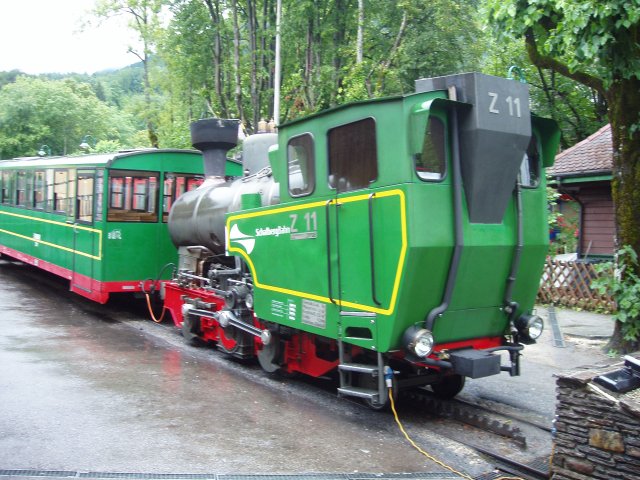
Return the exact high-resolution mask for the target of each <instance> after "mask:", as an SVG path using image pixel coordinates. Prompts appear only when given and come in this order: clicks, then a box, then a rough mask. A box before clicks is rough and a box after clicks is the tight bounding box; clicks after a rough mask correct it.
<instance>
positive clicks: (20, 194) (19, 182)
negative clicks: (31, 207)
mask: <svg viewBox="0 0 640 480" xmlns="http://www.w3.org/2000/svg"><path fill="white" fill-rule="evenodd" d="M16 205H17V206H19V207H26V206H27V172H26V171H24V170H18V172H17V173H16Z"/></svg>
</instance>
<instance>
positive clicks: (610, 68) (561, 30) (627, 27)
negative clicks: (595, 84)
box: [488, 0, 640, 84]
mask: <svg viewBox="0 0 640 480" xmlns="http://www.w3.org/2000/svg"><path fill="white" fill-rule="evenodd" d="M488 4H489V7H490V16H491V20H492V23H493V27H494V28H495V30H496V31H497V32H499V33H504V32H508V33H510V34H515V35H517V36H520V37H521V36H524V35H529V34H530V35H534V36H535V37H536V43H537V47H538V49H539V51H540V53H542V54H544V55H549V56H552V57H554V58H556V59H559V60H561V61H562V62H563V63H564V64H566V65H567V66H568V67H569V70H570V71H573V72H575V71H578V70H587V71H590V72H591V73H592V74H593V75H595V76H597V77H599V78H601V79H602V80H603V81H604V82H605V84H610V83H611V82H613V80H614V79H616V78H627V79H628V78H631V77H633V76H637V75H638V72H640V55H639V53H640V47H639V46H638V43H637V38H635V36H634V35H635V33H634V32H635V31H636V28H634V27H637V25H638V23H639V22H640V3H639V2H637V1H628V0H600V1H597V2H596V1H593V0H573V1H570V2H569V1H565V0H535V1H530V2H523V1H522V0H507V1H505V0H489V2H488Z"/></svg>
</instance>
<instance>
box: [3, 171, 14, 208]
mask: <svg viewBox="0 0 640 480" xmlns="http://www.w3.org/2000/svg"><path fill="white" fill-rule="evenodd" d="M12 173H13V172H11V171H9V170H3V172H2V203H4V204H11V203H12V201H11V191H12V189H11V183H12V180H13V179H12Z"/></svg>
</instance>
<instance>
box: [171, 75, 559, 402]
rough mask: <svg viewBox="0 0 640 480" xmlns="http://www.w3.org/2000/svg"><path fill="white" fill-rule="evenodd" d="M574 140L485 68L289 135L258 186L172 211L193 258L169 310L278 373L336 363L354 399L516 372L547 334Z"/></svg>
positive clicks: (339, 112) (325, 116) (305, 124)
mask: <svg viewBox="0 0 640 480" xmlns="http://www.w3.org/2000/svg"><path fill="white" fill-rule="evenodd" d="M210 122H211V125H215V123H216V122H217V120H211V121H210ZM558 139H559V134H558V130H557V127H556V126H555V124H553V123H552V122H550V121H546V120H543V119H537V118H535V117H533V116H531V114H530V112H529V98H528V88H527V86H526V85H525V84H522V83H519V82H515V81H511V80H506V79H500V78H496V77H489V76H486V75H481V74H463V75H454V76H448V77H441V78H436V79H423V80H419V81H418V82H416V93H414V94H411V95H406V96H402V97H394V98H386V99H379V100H370V101H365V102H359V103H355V104H349V105H343V106H340V107H337V108H335V109H332V110H328V111H325V112H320V113H318V114H314V115H311V116H309V117H307V118H304V119H300V120H295V121H292V122H289V123H287V124H284V125H281V126H280V129H279V133H278V135H277V146H274V147H271V148H270V149H269V165H265V167H264V168H263V169H262V170H261V171H260V172H258V173H255V174H253V175H252V176H250V177H247V179H245V186H244V187H243V186H242V183H241V182H242V180H236V181H235V182H234V183H233V184H231V185H236V184H237V186H235V187H232V186H231V185H229V184H226V183H220V184H219V185H218V186H212V187H211V188H210V189H209V190H206V188H204V185H203V187H201V189H202V193H200V194H194V200H188V199H185V201H184V209H182V207H180V209H177V210H176V211H175V212H173V211H172V215H171V218H170V223H171V222H172V221H176V223H177V224H178V225H179V228H178V227H176V226H174V225H170V229H171V231H172V238H174V242H175V243H176V245H178V246H181V247H182V249H183V250H185V251H186V253H185V254H184V255H183V257H182V258H183V259H185V260H184V261H185V263H184V265H181V272H182V273H181V274H179V275H178V277H177V278H176V279H175V281H174V282H172V283H171V284H169V285H167V299H166V305H167V307H168V308H169V310H170V311H171V312H172V314H173V316H174V320H175V322H176V324H177V325H179V326H181V327H182V328H183V332H185V336H186V338H193V337H200V338H202V339H205V340H211V341H213V342H216V343H217V344H218V346H219V347H220V348H222V349H223V350H225V351H228V352H229V353H232V354H234V355H236V356H242V357H246V356H251V355H255V356H257V358H258V360H259V362H260V364H261V365H262V367H263V368H265V370H268V371H276V370H283V371H285V372H302V373H305V374H309V375H313V376H320V375H324V374H326V373H328V372H329V371H331V370H334V369H337V370H338V371H339V372H340V382H341V386H340V388H339V393H340V394H341V395H347V396H356V397H361V398H363V399H365V400H366V401H367V402H368V403H369V404H370V405H371V406H372V407H374V408H378V407H381V406H384V405H385V404H386V401H387V399H388V394H387V390H386V387H385V382H384V376H385V374H386V375H387V376H388V375H389V372H390V371H392V372H393V373H394V380H393V382H395V383H394V385H396V386H397V388H404V387H408V386H416V385H430V386H431V388H432V389H433V390H434V391H435V392H436V394H439V395H442V396H453V395H455V394H456V393H458V392H459V391H460V389H461V388H462V386H463V385H464V379H465V378H466V377H471V378H481V377H484V376H489V375H494V374H498V373H500V372H501V371H505V370H506V371H508V372H510V374H512V375H517V374H519V356H520V352H521V350H522V349H523V344H526V343H532V342H534V341H535V338H536V337H537V336H539V334H540V333H541V329H542V323H541V320H540V319H539V318H538V317H536V316H535V315H534V314H533V313H532V309H533V305H534V300H535V295H536V291H537V287H538V283H539V278H540V273H541V269H542V264H543V261H544V257H545V254H546V248H547V247H546V244H547V222H546V189H545V178H544V173H543V168H544V167H547V166H550V165H551V164H552V162H553V157H554V153H555V150H556V149H557V143H558ZM196 143H198V142H195V141H194V146H196V148H200V147H199V146H198V145H197V144H196ZM205 143H207V142H205ZM208 143H210V144H215V143H216V140H215V135H214V136H213V137H212V140H210V141H208ZM207 155H211V154H207V153H206V152H205V158H206V156H207ZM216 155H219V154H216ZM238 182H240V183H238ZM261 182H262V183H261ZM246 184H250V185H251V186H247V185H246ZM267 186H268V187H267ZM272 189H273V190H277V191H278V193H272V192H273V190H272ZM205 192H206V193H205ZM196 195H198V198H197V200H195V198H196V197H195V196H196ZM222 197H223V199H220V198H222ZM232 197H233V198H234V200H233V202H232V200H231V198H232ZM198 203H200V204H202V207H201V206H199V205H197V204H198ZM188 205H193V206H189V208H187V206H188ZM223 212H226V217H225V224H224V231H223V232H222V231H221V229H220V218H221V215H222V214H223ZM187 218H189V221H187ZM189 222H191V223H189ZM174 229H175V231H178V233H175V234H174ZM190 235H191V236H190ZM212 240H213V241H212ZM223 245H224V251H223ZM501 352H502V353H503V354H504V355H503V356H501V355H500V353H501Z"/></svg>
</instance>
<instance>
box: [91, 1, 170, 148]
mask: <svg viewBox="0 0 640 480" xmlns="http://www.w3.org/2000/svg"><path fill="white" fill-rule="evenodd" d="M164 3H165V2H163V0H99V1H98V3H97V4H96V8H95V11H94V13H95V15H96V16H97V17H98V18H109V17H111V16H114V15H127V16H129V17H130V18H131V22H130V26H131V27H132V28H133V30H135V31H136V32H137V33H138V36H139V37H140V41H141V42H142V48H141V49H137V48H134V47H133V46H130V47H129V52H130V53H132V54H134V55H135V56H136V57H138V59H139V60H140V61H141V62H142V65H143V67H144V77H143V78H144V96H145V105H146V107H147V108H146V111H145V122H146V125H147V131H148V134H149V143H150V144H151V146H152V147H155V148H157V147H158V134H157V132H156V126H155V122H154V113H155V112H154V110H155V109H154V108H153V106H152V100H151V95H152V89H151V80H150V68H151V67H150V61H151V55H152V53H153V49H154V47H155V44H156V42H157V35H158V29H159V18H158V17H159V14H160V10H161V8H162V6H163V4H164Z"/></svg>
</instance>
